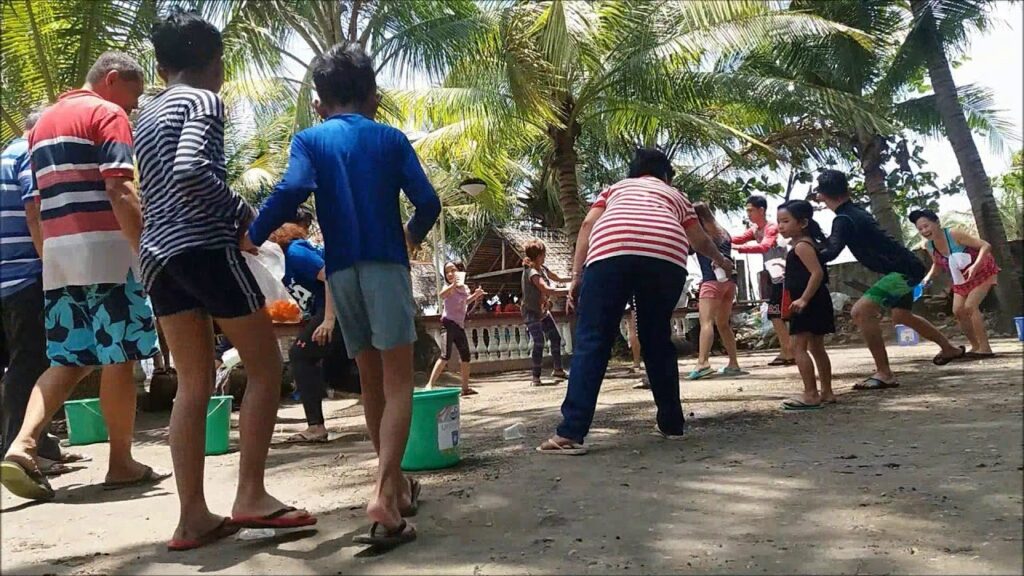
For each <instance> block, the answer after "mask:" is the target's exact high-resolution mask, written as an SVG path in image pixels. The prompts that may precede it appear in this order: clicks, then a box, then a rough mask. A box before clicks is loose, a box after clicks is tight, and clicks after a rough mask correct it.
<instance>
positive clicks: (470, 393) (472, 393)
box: [459, 388, 479, 398]
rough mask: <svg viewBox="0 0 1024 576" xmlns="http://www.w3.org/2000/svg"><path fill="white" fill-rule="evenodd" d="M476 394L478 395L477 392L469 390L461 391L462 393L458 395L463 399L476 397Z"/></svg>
mask: <svg viewBox="0 0 1024 576" xmlns="http://www.w3.org/2000/svg"><path fill="white" fill-rule="evenodd" d="M477 394H479V392H477V391H476V390H474V389H472V388H470V389H469V390H463V391H462V393H461V394H459V396H462V397H463V398H465V397H466V396H476V395H477Z"/></svg>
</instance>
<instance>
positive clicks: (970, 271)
mask: <svg viewBox="0 0 1024 576" xmlns="http://www.w3.org/2000/svg"><path fill="white" fill-rule="evenodd" d="M977 266H978V265H977V264H974V265H973V266H969V267H968V268H967V269H966V270H964V279H965V280H970V279H971V276H974V273H975V272H977Z"/></svg>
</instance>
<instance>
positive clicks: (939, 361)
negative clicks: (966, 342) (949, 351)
mask: <svg viewBox="0 0 1024 576" xmlns="http://www.w3.org/2000/svg"><path fill="white" fill-rule="evenodd" d="M959 348H960V354H959V355H957V356H943V355H942V352H939V353H938V354H937V355H936V356H935V358H932V363H934V364H935V365H936V366H945V365H946V364H949V363H950V362H952V361H953V360H960V359H962V358H963V357H964V356H967V348H965V347H964V346H960V347H959Z"/></svg>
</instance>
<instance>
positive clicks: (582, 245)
mask: <svg viewBox="0 0 1024 576" xmlns="http://www.w3.org/2000/svg"><path fill="white" fill-rule="evenodd" d="M674 175H675V171H674V170H673V169H672V164H671V162H669V159H668V157H667V156H665V154H664V152H662V151H660V150H657V149H653V148H642V149H639V150H637V151H636V154H635V155H634V157H633V160H632V162H630V165H629V177H628V178H626V179H625V180H622V181H620V182H618V183H616V184H614V185H612V186H611V187H610V188H608V189H607V190H605V192H604V193H603V194H601V196H600V197H599V198H598V200H597V202H595V203H594V205H593V206H592V207H591V209H590V212H589V213H588V214H587V217H586V219H585V220H584V221H583V226H582V228H581V229H580V234H579V238H578V239H577V241H576V257H575V260H574V262H573V276H572V277H573V288H572V292H571V294H572V296H571V298H570V304H575V308H576V310H577V314H578V318H577V323H576V343H575V349H574V351H573V357H572V366H571V369H570V371H569V386H568V389H567V390H566V396H565V402H563V403H562V423H561V424H560V425H559V426H558V431H557V433H556V434H555V435H554V436H552V437H551V438H550V439H548V440H545V441H544V443H543V444H541V445H540V446H538V447H537V450H538V451H539V452H543V453H546V454H566V455H576V454H584V453H586V448H584V447H583V440H584V438H585V437H586V435H587V433H588V432H589V430H590V424H591V422H592V421H593V419H594V409H595V408H596V406H597V395H598V392H599V391H600V389H601V382H602V380H603V379H604V374H605V370H606V369H607V368H608V359H609V358H610V357H611V349H612V343H613V342H614V341H615V335H616V334H617V333H618V330H619V322H620V320H621V319H622V310H623V309H624V308H625V306H626V302H628V301H629V300H630V299H631V298H635V302H636V315H637V332H638V334H639V337H640V348H641V350H642V352H643V357H644V363H645V364H646V365H647V375H648V377H649V380H650V384H651V392H652V393H653V394H654V401H655V403H656V404H657V405H658V417H657V431H658V433H659V434H660V435H661V436H662V437H664V438H679V437H681V436H682V434H683V424H684V422H683V408H682V404H681V403H680V401H679V366H678V364H677V363H676V349H675V346H674V345H673V344H672V329H671V323H670V321H671V318H672V311H673V310H674V309H675V307H676V303H677V302H678V301H679V296H680V294H682V291H683V284H684V282H685V281H686V257H687V255H688V254H689V252H690V247H691V245H692V246H693V248H694V249H695V250H696V251H697V252H698V253H700V254H703V255H705V256H707V257H708V258H711V260H712V261H714V262H715V264H717V265H719V266H720V267H722V268H724V269H726V270H727V271H729V272H731V271H732V269H733V264H732V261H730V260H729V259H728V258H725V257H724V256H722V254H721V252H719V250H718V248H716V247H715V245H714V243H713V242H712V241H711V239H710V238H708V236H707V234H705V233H704V230H703V229H702V228H701V226H700V223H699V222H698V220H697V216H696V215H695V213H694V211H693V207H692V206H690V202H689V201H688V200H687V199H686V197H685V196H683V195H682V193H680V192H679V191H678V190H676V189H675V188H673V187H672V186H671V182H672V178H673V176H674ZM584 266H585V269H584ZM577 291H578V292H579V294H578V298H576V296H577Z"/></svg>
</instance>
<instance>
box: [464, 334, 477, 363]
mask: <svg viewBox="0 0 1024 576" xmlns="http://www.w3.org/2000/svg"><path fill="white" fill-rule="evenodd" d="M466 337H467V338H468V340H469V359H470V360H479V359H480V336H479V331H478V330H477V329H476V328H470V329H469V334H466Z"/></svg>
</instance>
